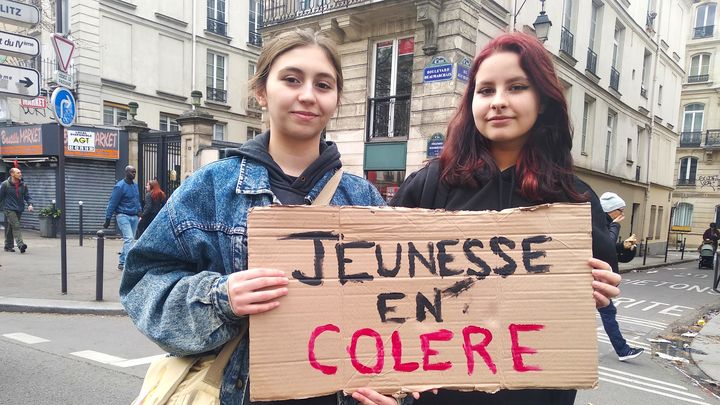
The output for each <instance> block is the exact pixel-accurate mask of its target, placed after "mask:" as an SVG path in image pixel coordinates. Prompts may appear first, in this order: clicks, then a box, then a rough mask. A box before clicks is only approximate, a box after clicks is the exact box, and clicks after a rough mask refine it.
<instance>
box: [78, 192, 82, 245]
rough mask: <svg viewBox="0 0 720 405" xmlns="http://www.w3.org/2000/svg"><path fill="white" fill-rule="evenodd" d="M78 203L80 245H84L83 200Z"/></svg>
mask: <svg viewBox="0 0 720 405" xmlns="http://www.w3.org/2000/svg"><path fill="white" fill-rule="evenodd" d="M78 205H79V206H80V217H79V218H78V221H79V225H78V226H79V227H80V246H82V245H83V216H82V211H83V202H82V201H78Z"/></svg>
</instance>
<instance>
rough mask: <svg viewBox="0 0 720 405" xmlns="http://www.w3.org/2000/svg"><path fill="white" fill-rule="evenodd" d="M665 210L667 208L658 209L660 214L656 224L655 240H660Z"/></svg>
mask: <svg viewBox="0 0 720 405" xmlns="http://www.w3.org/2000/svg"><path fill="white" fill-rule="evenodd" d="M664 210H665V207H663V206H662V205H661V206H659V207H658V213H657V223H656V224H655V239H660V231H661V230H662V224H663V222H665V221H664V218H663V211H664Z"/></svg>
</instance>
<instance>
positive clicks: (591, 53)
mask: <svg viewBox="0 0 720 405" xmlns="http://www.w3.org/2000/svg"><path fill="white" fill-rule="evenodd" d="M600 7H602V4H597V3H595V2H593V4H592V11H591V14H590V42H589V43H588V54H587V63H586V65H585V69H587V70H589V71H590V72H592V73H593V74H596V73H597V54H596V53H595V49H597V45H598V44H597V43H596V42H597V41H596V39H595V33H596V31H597V29H598V24H599V18H600V17H599V16H600Z"/></svg>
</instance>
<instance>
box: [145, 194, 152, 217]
mask: <svg viewBox="0 0 720 405" xmlns="http://www.w3.org/2000/svg"><path fill="white" fill-rule="evenodd" d="M152 205H153V199H152V195H151V194H150V193H145V206H144V207H143V212H142V216H143V217H146V216H148V215H149V214H150V211H151V210H152Z"/></svg>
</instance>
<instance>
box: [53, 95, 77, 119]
mask: <svg viewBox="0 0 720 405" xmlns="http://www.w3.org/2000/svg"><path fill="white" fill-rule="evenodd" d="M50 103H51V104H52V106H53V111H54V112H55V121H57V122H58V124H60V125H62V126H64V127H69V126H71V125H72V124H73V122H74V121H75V116H76V115H77V106H76V104H75V97H73V95H72V92H71V91H70V90H68V89H66V88H64V87H58V88H57V89H55V91H53V94H52V97H51V98H50Z"/></svg>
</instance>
